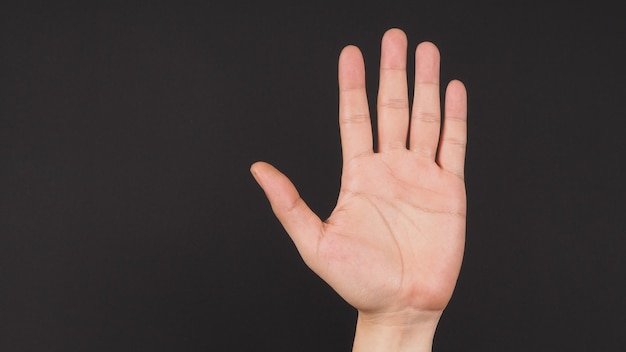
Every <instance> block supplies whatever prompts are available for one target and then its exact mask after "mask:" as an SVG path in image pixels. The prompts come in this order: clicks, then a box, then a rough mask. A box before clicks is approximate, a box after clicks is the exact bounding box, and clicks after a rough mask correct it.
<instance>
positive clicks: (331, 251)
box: [314, 150, 465, 313]
mask: <svg viewBox="0 0 626 352" xmlns="http://www.w3.org/2000/svg"><path fill="white" fill-rule="evenodd" d="M347 166H348V167H347V169H344V176H343V179H342V189H341V193H340V196H339V200H338V203H337V206H336V208H335V210H334V211H333V213H332V215H331V216H330V217H329V218H328V219H327V220H326V222H325V224H324V226H323V230H324V231H323V232H324V233H323V235H322V236H321V240H320V242H319V246H318V249H317V253H316V254H317V256H318V258H317V260H316V262H319V263H321V264H320V265H319V266H315V267H314V270H316V271H317V272H318V274H319V275H320V276H322V277H324V278H325V279H326V281H327V282H328V283H329V284H330V285H331V286H332V287H334V288H335V290H337V292H338V293H339V294H340V295H342V296H343V297H344V299H346V300H347V301H348V302H349V303H350V304H352V305H353V306H354V307H356V308H358V309H359V310H361V311H363V312H372V313H391V312H395V311H397V310H401V309H405V308H407V307H411V308H413V309H417V310H442V309H443V308H444V307H445V306H446V304H447V302H448V300H449V298H450V296H451V294H452V291H453V288H454V283H455V282H456V277H457V275H458V272H459V268H460V265H461V258H462V255H463V243H464V233H465V189H464V183H463V180H462V179H461V178H459V177H458V176H457V175H454V174H451V173H449V172H446V171H445V170H441V169H440V168H439V166H438V165H436V164H435V163H434V162H433V163H428V162H423V161H421V160H420V158H419V157H417V156H416V155H415V153H413V152H410V151H406V150H405V151H402V150H398V151H394V152H391V153H378V154H373V155H368V156H366V157H363V158H359V159H354V160H352V162H351V163H350V164H349V165H347Z"/></svg>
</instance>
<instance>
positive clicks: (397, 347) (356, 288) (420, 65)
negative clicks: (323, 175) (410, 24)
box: [252, 29, 467, 351]
mask: <svg viewBox="0 0 626 352" xmlns="http://www.w3.org/2000/svg"><path fill="white" fill-rule="evenodd" d="M406 53H407V38H406V35H405V34H404V33H403V32H402V31H401V30H399V29H391V30H389V31H387V32H386V33H385V35H384V36H383V39H382V49H381V60H380V83H379V84H380V86H379V92H378V102H377V105H378V126H377V127H378V145H377V148H376V149H375V148H374V145H373V138H372V126H371V121H370V115H369V111H368V103H367V96H366V92H365V68H364V63H363V57H362V56H361V53H360V51H359V49H358V48H356V47H354V46H347V47H346V48H344V50H343V51H342V53H341V55H340V57H339V92H340V99H339V104H340V106H339V125H340V130H341V141H342V152H343V174H342V178H341V190H340V194H339V199H338V200H337V205H336V207H335V209H334V210H333V212H332V214H331V216H330V217H329V218H328V219H326V221H322V220H320V218H319V217H318V216H317V215H315V214H314V213H313V212H312V211H311V210H310V209H309V207H308V206H307V205H306V204H305V202H304V201H303V200H302V199H301V198H300V196H299V194H298V192H297V190H296V188H295V187H294V185H293V184H292V183H291V182H290V181H289V179H288V178H287V177H286V176H284V175H283V174H282V173H280V172H279V171H278V170H276V169H275V168H274V167H272V166H271V165H269V164H267V163H263V162H258V163H255V164H254V165H253V166H252V173H253V175H254V176H255V178H256V180H257V181H258V183H259V184H260V185H261V187H262V188H263V190H264V191H265V193H266V195H267V197H268V199H269V201H270V203H271V206H272V209H273V210H274V213H275V214H276V216H277V217H278V219H279V220H280V222H281V223H282V224H283V226H284V228H285V230H286V231H287V232H288V233H289V235H290V236H291V238H292V239H293V241H294V243H295V245H296V247H297V249H298V251H299V252H300V254H301V256H302V258H303V259H304V261H305V263H306V264H307V265H308V266H309V267H310V268H311V269H312V270H313V271H314V272H315V273H317V274H318V275H319V276H320V277H321V278H322V279H324V280H325V281H326V282H327V283H328V284H329V285H330V286H331V287H333V288H334V289H335V290H336V291H337V293H338V294H339V295H341V296H342V297H343V298H344V299H345V300H346V301H347V302H348V303H349V304H351V305H352V306H354V307H355V308H356V309H358V311H359V317H358V322H357V329H356V337H355V342H354V351H404V350H406V351H409V350H410V351H416V350H417V351H427V350H431V349H432V339H433V336H434V332H435V329H436V326H437V323H438V321H439V318H440V316H441V313H442V312H443V309H444V308H445V307H446V305H447V304H448V302H449V300H450V297H451V295H452V292H453V290H454V286H455V284H456V280H457V277H458V274H459V270H460V267H461V261H462V257H463V248H464V242H465V213H466V198H465V183H464V180H463V173H464V172H463V169H464V160H465V146H466V140H467V119H466V115H467V107H466V106H467V98H466V92H465V87H464V86H463V84H462V83H461V82H459V81H452V82H450V83H449V84H448V86H447V89H446V93H445V100H444V101H445V104H444V106H445V107H444V109H443V110H444V111H443V118H442V117H441V115H442V114H441V111H440V110H441V108H440V106H441V104H440V99H439V93H440V85H439V51H438V50H437V48H436V47H435V46H434V45H433V44H432V43H428V42H424V43H421V44H420V45H418V47H417V49H416V50H415V88H414V96H413V105H412V109H411V111H409V97H408V86H407V75H406V61H407V60H406V59H407V58H406Z"/></svg>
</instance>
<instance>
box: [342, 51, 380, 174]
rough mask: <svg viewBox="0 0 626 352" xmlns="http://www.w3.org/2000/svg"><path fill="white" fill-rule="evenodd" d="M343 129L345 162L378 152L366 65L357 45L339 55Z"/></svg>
mask: <svg viewBox="0 0 626 352" xmlns="http://www.w3.org/2000/svg"><path fill="white" fill-rule="evenodd" d="M339 129H340V132H341V148H342V151H343V162H344V163H346V162H347V161H350V160H351V159H353V158H356V157H359V156H362V155H368V154H372V153H373V152H374V147H373V140H372V123H371V121H370V113H369V107H368V104H367V94H366V91H365V64H364V63H363V56H362V55H361V51H360V50H359V48H357V47H356V46H353V45H349V46H347V47H345V48H344V49H343V50H342V51H341V55H339Z"/></svg>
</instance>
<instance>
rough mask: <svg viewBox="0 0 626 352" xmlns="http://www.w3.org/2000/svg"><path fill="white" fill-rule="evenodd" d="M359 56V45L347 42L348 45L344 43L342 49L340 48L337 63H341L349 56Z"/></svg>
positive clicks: (348, 58)
mask: <svg viewBox="0 0 626 352" xmlns="http://www.w3.org/2000/svg"><path fill="white" fill-rule="evenodd" d="M360 56H361V49H359V47H358V46H356V45H353V44H349V45H346V46H345V47H344V48H343V49H341V53H339V63H340V64H341V62H343V61H345V60H350V58H353V57H360Z"/></svg>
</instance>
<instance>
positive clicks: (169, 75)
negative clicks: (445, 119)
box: [0, 1, 626, 351]
mask: <svg viewBox="0 0 626 352" xmlns="http://www.w3.org/2000/svg"><path fill="white" fill-rule="evenodd" d="M366 3H368V2H353V3H342V4H340V5H339V4H337V3H335V4H333V5H326V4H319V5H313V4H305V3H297V2H294V3H293V4H291V5H283V6H280V7H279V6H272V5H271V4H269V3H263V4H257V5H253V6H250V5H249V4H245V3H232V4H231V5H229V6H228V7H226V6H224V5H221V4H217V3H215V2H210V1H203V2H200V1H196V2H185V3H182V2H177V3H170V4H166V3H158V4H157V3H155V2H144V3H141V2H136V1H127V2H119V3H111V2H106V3H105V2H100V3H99V4H98V5H93V4H89V5H85V4H84V3H81V2H77V3H74V4H68V3H65V4H61V3H59V2H54V4H52V2H41V3H29V4H25V3H24V2H19V3H15V4H5V5H3V8H2V10H0V29H1V37H0V38H1V42H0V45H1V47H0V59H1V61H0V63H1V65H0V109H1V110H0V113H1V115H2V116H1V118H0V162H1V167H0V182H1V183H0V350H1V351H220V350H233V351H246V350H251V349H252V350H273V351H348V350H349V349H350V347H351V343H352V336H353V335H352V334H353V330H354V321H355V316H356V314H355V312H354V310H353V309H352V308H351V307H349V306H348V305H347V304H346V303H345V302H343V301H342V300H341V299H340V298H339V297H338V296H337V295H336V294H335V293H334V292H333V291H332V290H331V289H330V288H329V287H328V286H327V285H326V284H324V283H323V281H321V280H320V279H319V278H317V277H316V276H315V275H314V274H313V273H312V272H311V271H310V270H309V269H307V268H306V266H305V265H304V264H303V263H302V261H301V260H300V258H299V256H298V254H297V252H296V250H295V248H294V247H293V245H292V243H291V242H290V240H289V238H288V236H287V235H286V234H285V233H284V231H283V230H282V228H281V227H280V224H279V223H278V221H276V220H275V219H274V217H273V215H272V213H271V210H270V207H269V205H268V203H267V201H266V200H265V198H264V196H263V194H262V191H261V190H260V188H258V186H257V185H256V183H255V182H254V180H253V179H252V178H251V177H250V175H249V172H248V168H249V166H250V164H251V163H252V162H254V161H256V160H266V161H269V162H271V163H273V164H275V165H276V166H277V167H279V168H280V169H281V170H283V171H284V172H285V173H286V174H287V175H289V176H290V177H291V178H292V180H293V181H294V183H296V185H297V186H298V188H299V189H300V192H301V194H302V196H303V198H304V199H305V200H307V202H308V203H309V205H310V206H311V207H312V208H313V209H314V210H315V211H316V212H317V213H318V214H319V215H320V216H321V217H322V218H325V217H326V216H328V214H329V213H330V211H331V210H332V208H333V205H334V201H335V199H336V196H337V191H338V187H339V177H340V173H341V169H340V164H341V159H340V142H339V133H338V126H337V102H338V97H337V85H336V61H337V57H338V55H339V51H340V50H341V48H342V47H343V46H345V45H347V44H356V45H358V46H359V47H360V48H361V49H362V51H363V53H364V55H365V58H366V67H367V69H368V88H369V92H368V93H369V95H370V97H371V99H373V98H374V97H375V95H376V85H377V65H378V60H379V43H380V38H381V36H382V34H383V32H384V31H385V30H386V29H388V28H391V27H399V28H402V29H403V30H405V31H406V32H407V35H408V37H409V44H410V50H409V57H410V59H411V60H412V55H411V54H412V52H413V49H414V47H415V46H416V45H417V44H418V43H419V42H420V41H423V40H430V41H433V42H435V43H436V44H437V45H438V46H439V48H440V51H441V55H442V82H443V81H445V82H447V81H449V80H450V79H453V78H458V79H461V80H462V81H464V82H465V84H466V86H467V88H468V91H469V105H470V108H469V119H470V122H469V138H470V141H469V146H468V156H467V174H466V179H467V191H468V204H469V210H468V230H467V245H466V256H465V260H464V266H463V268H462V271H461V275H460V279H459V282H458V285H457V289H456V291H455V295H454V297H453V299H452V301H451V303H450V305H449V307H448V309H447V310H446V312H445V313H444V317H443V318H442V321H441V323H440V326H439V328H438V331H437V335H436V338H435V346H434V347H435V350H437V351H468V350H469V351H530V350H532V351H564V350H575V351H614V350H620V349H621V348H623V346H624V345H625V344H626V337H625V336H626V334H625V332H626V318H625V317H626V295H625V293H624V290H623V289H622V287H621V286H622V282H623V281H624V279H625V278H626V275H625V272H626V270H625V267H624V265H625V261H624V259H623V258H624V254H623V253H624V250H625V249H626V239H625V235H626V226H625V223H626V221H625V219H624V212H625V210H626V207H625V206H624V199H625V196H626V192H625V191H626V190H625V187H624V182H623V179H624V176H623V173H622V171H621V170H622V168H621V164H622V163H623V161H624V159H625V158H624V157H625V156H626V153H625V151H624V150H625V147H626V146H625V145H624V138H623V135H624V133H623V132H622V127H621V125H622V122H623V120H624V119H625V118H626V116H625V115H624V111H625V108H624V96H625V94H624V93H625V89H624V78H625V75H624V68H623V65H624V62H625V59H626V56H625V55H624V53H623V46H624V39H625V38H624V36H623V35H622V34H621V33H622V32H623V30H622V29H623V28H620V27H622V26H623V24H621V22H622V21H623V19H622V18H621V17H622V16H620V13H621V11H619V10H618V9H617V8H608V7H603V6H602V5H601V3H598V2H595V3H594V4H593V5H592V6H591V7H588V6H585V5H584V3H583V4H578V3H576V2H562V4H559V5H557V4H556V3H551V5H546V4H542V5H540V6H534V5H531V4H521V3H507V2H494V3H491V4H490V3H486V2H482V3H480V4H478V3H470V2H456V3H452V2H445V1H440V2H435V1H421V2H420V1H411V2H405V3H404V4H384V3H382V2H379V3H371V4H369V5H367V4H366ZM410 64H412V62H411V63H410ZM373 101H375V100H373Z"/></svg>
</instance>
